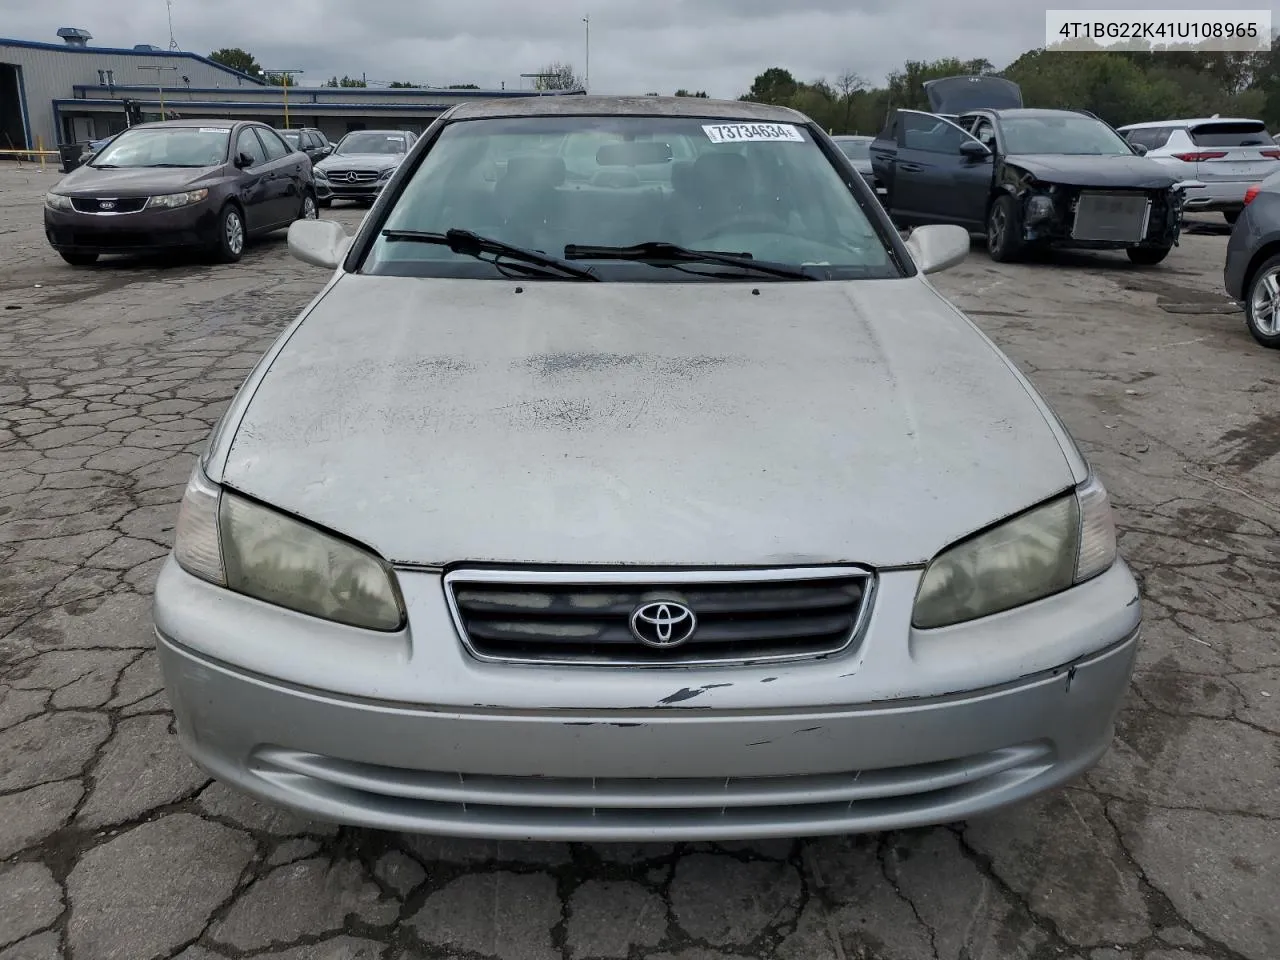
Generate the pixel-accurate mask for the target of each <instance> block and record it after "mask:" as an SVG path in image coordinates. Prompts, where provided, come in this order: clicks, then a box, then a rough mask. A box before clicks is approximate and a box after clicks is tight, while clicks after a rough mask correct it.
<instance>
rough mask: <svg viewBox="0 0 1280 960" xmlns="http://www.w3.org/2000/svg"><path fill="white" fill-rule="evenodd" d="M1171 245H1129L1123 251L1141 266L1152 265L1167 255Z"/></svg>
mask: <svg viewBox="0 0 1280 960" xmlns="http://www.w3.org/2000/svg"><path fill="white" fill-rule="evenodd" d="M1172 249H1173V247H1129V248H1128V249H1127V250H1125V253H1127V254H1128V255H1129V259H1130V260H1132V261H1133V262H1134V263H1136V264H1138V265H1139V266H1142V267H1154V266H1155V265H1156V264H1157V263H1159V262H1160V261H1161V260H1163V259H1164V258H1165V257H1167V256H1168V255H1169V251H1170V250H1172Z"/></svg>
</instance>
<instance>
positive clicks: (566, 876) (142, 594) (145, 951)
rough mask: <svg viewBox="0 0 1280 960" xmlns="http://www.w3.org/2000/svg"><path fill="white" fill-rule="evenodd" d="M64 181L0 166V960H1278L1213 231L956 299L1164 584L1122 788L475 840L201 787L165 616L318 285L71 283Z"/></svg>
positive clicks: (1278, 491) (267, 281)
mask: <svg viewBox="0 0 1280 960" xmlns="http://www.w3.org/2000/svg"><path fill="white" fill-rule="evenodd" d="M56 179H57V178H56V176H55V175H54V174H52V173H46V174H41V173H39V172H37V171H34V170H33V169H32V168H31V167H27V169H26V170H16V169H14V168H13V167H8V166H6V167H4V168H3V169H0V237H2V240H0V242H2V243H3V249H4V257H3V259H2V261H0V960H53V958H67V960H72V958H74V960H153V958H166V960H169V958H181V960H217V958H237V957H249V956H253V957H269V958H274V960H374V958H377V960H418V958H424V960H425V958H444V957H449V958H462V960H482V958H483V960H491V958H498V960H558V958H566V960H593V958H630V960H637V958H654V960H658V958H661V960H724V958H754V957H766V958H778V960H854V958H861V960H932V958H937V960H1022V958H1025V960H1240V958H1248V960H1276V958H1277V957H1280V748H1278V746H1277V744H1278V742H1280V740H1278V735H1280V639H1278V637H1277V630H1276V617H1277V614H1278V613H1280V593H1278V591H1277V585H1280V551H1278V550H1277V543H1278V542H1280V541H1278V539H1277V536H1278V532H1280V412H1278V411H1280V355H1277V354H1276V353H1274V352H1268V351H1265V350H1263V349H1261V348H1260V347H1258V346H1256V345H1255V344H1254V342H1253V341H1252V340H1251V339H1250V338H1249V337H1248V334H1247V332H1246V330H1245V327H1244V323H1243V321H1242V318H1241V317H1240V315H1239V313H1238V312H1236V311H1235V308H1234V306H1233V305H1232V304H1230V303H1228V302H1227V301H1226V300H1225V298H1224V297H1223V295H1222V294H1221V293H1220V292H1219V290H1220V286H1221V266H1222V258H1223V253H1224V248H1225V243H1226V241H1225V237H1224V236H1223V231H1221V230H1214V229H1213V227H1212V222H1211V221H1207V222H1206V223H1207V225H1206V227H1205V228H1204V229H1203V230H1200V231H1197V232H1196V233H1195V235H1189V236H1187V237H1186V238H1185V240H1184V244H1183V246H1182V247H1181V248H1180V249H1179V250H1177V251H1175V253H1174V255H1173V256H1172V257H1171V258H1170V259H1169V260H1168V261H1166V263H1165V264H1164V265H1162V266H1161V267H1159V268H1157V269H1154V270H1151V269H1139V268H1133V267H1131V266H1130V265H1129V264H1128V262H1127V261H1126V260H1124V259H1123V258H1121V257H1116V256H1112V255H1103V256H1071V257H1062V258H1059V259H1058V260H1057V261H1056V262H1055V263H1053V264H1031V265H1022V266H1002V265H997V264H994V263H992V262H991V261H990V260H989V259H988V258H987V257H986V255H985V254H984V253H983V252H982V251H981V249H976V250H975V251H974V253H973V255H972V256H971V258H970V259H969V260H968V261H967V262H966V263H964V264H962V265H961V266H960V267H958V268H956V269H955V270H953V271H951V272H948V273H945V274H943V275H941V276H939V278H938V285H939V286H940V287H941V288H942V289H943V290H944V291H945V292H946V293H947V294H949V295H950V296H951V297H953V298H954V299H955V301H956V302H957V303H958V304H959V305H960V306H961V307H962V308H964V309H966V310H968V311H969V312H970V314H971V316H973V318H974V319H975V321H976V322H978V323H979V324H980V325H981V326H982V327H983V328H984V329H985V330H986V331H987V332H988V333H989V334H990V335H991V336H992V337H993V338H994V339H995V340H996V342H997V343H998V344H999V345H1000V346H1001V347H1002V348H1004V349H1005V350H1006V351H1007V352H1008V353H1009V354H1010V355H1011V356H1012V357H1013V359H1014V360H1015V361H1016V362H1017V363H1018V364H1019V365H1020V366H1021V367H1022V368H1023V369H1024V370H1026V371H1027V372H1028V373H1029V374H1030V376H1031V377H1032V379H1033V380H1034V382H1035V383H1036V384H1037V386H1038V387H1039V388H1040V389H1041V390H1043V391H1044V392H1045V394H1046V395H1047V396H1048V398H1049V399H1050V401H1051V402H1052V403H1053V404H1054V405H1055V407H1056V408H1057V410H1058V411H1059V412H1060V413H1061V415H1062V416H1063V418H1064V419H1065V420H1066V422H1067V424H1068V426H1069V427H1070V428H1071V430H1072V431H1073V432H1074V434H1075V435H1076V437H1077V438H1078V439H1079V440H1080V442H1081V444H1082V446H1084V447H1085V449H1086V452H1087V453H1088V454H1089V456H1090V457H1091V459H1092V461H1093V463H1094V464H1095V466H1096V467H1097V468H1098V470H1099V471H1100V472H1101V474H1102V476H1103V478H1104V480H1105V482H1106V483H1107V485H1108V487H1109V488H1110V490H1111V493H1112V497H1113V499H1114V501H1115V504H1116V507H1117V511H1118V519H1119V523H1120V526H1121V529H1122V548H1123V550H1124V552H1125V554H1126V555H1127V557H1128V558H1129V560H1130V561H1131V563H1132V564H1133V565H1134V567H1135V569H1136V570H1137V571H1138V573H1139V574H1140V576H1141V578H1142V580H1143V584H1144V595H1145V601H1146V629H1145V638H1144V641H1143V646H1142V651H1141V654H1140V664H1139V668H1138V671H1137V674H1136V677H1135V680H1134V684H1133V689H1132V691H1131V693H1130V696H1129V698H1128V701H1127V703H1126V705H1125V707H1124V710H1123V713H1122V716H1121V718H1120V722H1119V728H1118V731H1117V735H1116V740H1115V745H1114V748H1113V750H1112V751H1111V753H1110V754H1109V755H1108V756H1107V757H1106V759H1105V760H1104V761H1103V762H1102V764H1101V765H1100V766H1099V767H1098V768H1097V769H1096V770H1094V771H1093V772H1092V773H1090V774H1089V775H1088V776H1087V777H1085V778H1084V779H1083V780H1081V781H1079V782H1078V783H1076V784H1075V785H1073V786H1072V787H1070V788H1068V789H1064V790H1061V791H1059V792H1056V793H1053V794H1051V795H1048V796H1046V797H1044V798H1042V799H1040V800H1038V801H1036V802H1032V803H1027V804H1025V805H1023V806H1019V807H1016V808H1013V809H1009V810H1007V811H1004V812H1002V813H1000V814H998V815H996V816H992V817H989V818H986V819H983V820H975V821H970V822H967V823H964V824H957V825H953V826H950V827H945V828H937V829H930V830H918V831H911V832H904V833H892V834H886V835H879V836H863V837H850V838H838V839H825V840H815V841H805V842H798V841H797V842H775V841H770V842H759V843H742V844H682V845H654V846H608V845H603V846H602V845H566V844H532V843H530V844H523V843H479V842H469V841H466V842H464V841H455V840H442V839H438V838H431V837H415V836H405V835H395V834H386V833H377V832H372V831H366V830H355V829H348V828H337V827H333V826H329V825H325V824H320V823H313V822H306V821H304V820H301V819H299V818H298V817H297V816H294V815H292V814H290V813H287V812H284V811H282V810H278V809H273V808H269V807H266V806H264V805H261V804H258V803H256V802H254V801H252V800H250V799H247V798H245V797H243V796H241V795H238V794H236V793H233V792H232V791H231V790H229V789H227V788H226V787H223V786H221V785H220V784H217V783H211V782H210V781H209V780H208V779H207V778H206V777H205V776H204V775H203V774H201V773H200V772H199V771H197V770H196V769H195V768H194V767H193V766H192V765H191V764H190V763H188V762H187V761H186V759H185V758H184V757H183V755H182V753H181V752H180V750H179V748H178V745H177V740H176V737H175V736H174V731H173V727H172V724H171V717H170V714H169V712H168V709H167V707H166V702H165V697H164V693H163V691H162V690H161V684H160V678H159V675H158V671H157V665H156V658H155V654H154V652H153V649H152V639H151V633H150V625H149V602H150V601H149V596H150V592H151V588H152V583H153V581H154V578H155V576H156V573H157V570H158V566H159V564H160V562H161V558H162V557H163V556H164V554H165V553H166V552H167V550H168V548H169V545H170V539H171V536H172V532H173V524H174V520H175V517H176V512H177V504H178V499H179V496H180V493H181V490H182V486H183V483H184V482H185V480H186V478H187V475H188V473H189V471H190V468H191V466H192V463H193V457H194V455H195V453H196V451H197V450H198V448H199V447H200V445H201V444H202V442H203V441H204V439H205V437H206V434H207V433H208V431H209V430H210V428H211V427H212V425H213V423H214V421H215V420H216V419H217V417H218V416H219V414H220V413H221V411H222V409H223V408H224V406H225V404H226V402H227V400H228V399H229V398H230V396H231V394H232V393H233V392H234V390H235V389H236V387H237V386H238V385H239V383H240V381H241V379H242V378H243V377H244V376H245V374H246V373H247V372H248V371H249V369H250V367H251V366H252V365H253V363H254V362H255V361H256V360H257V358H258V356H259V355H260V354H261V352H262V351H263V350H264V349H265V348H266V347H267V346H268V345H269V344H270V343H271V341H272V339H273V338H274V337H275V335H276V333H277V332H278V331H279V330H280V329H281V328H282V326H283V325H284V324H285V323H287V322H288V321H289V320H290V319H292V317H293V316H294V315H295V314H296V313H297V311H298V310H299V309H300V308H301V307H302V306H303V305H304V304H305V303H306V302H307V301H308V300H309V299H310V297H311V296H312V295H313V293H314V292H315V291H316V290H318V289H319V287H320V286H321V285H322V283H323V282H324V280H325V279H326V277H325V274H324V272H323V271H318V270H315V269H312V268H308V267H305V266H303V265H302V264H299V263H297V262H295V261H293V260H291V259H289V258H288V256H287V254H286V251H285V246H284V241H283V239H282V238H280V237H277V238H274V239H272V240H269V241H267V242H265V243H260V244H258V245H257V246H254V247H252V248H251V249H250V250H249V252H248V254H247V255H246V257H245V259H244V261H243V263H241V264H240V265H237V266H232V267H209V266H204V265H200V264H193V263H190V262H188V263H182V262H178V263H155V262H149V263H118V264H109V265H105V266H100V267H97V268H94V269H89V270H75V269H72V268H70V267H67V266H65V265H64V264H63V263H62V261H61V260H60V259H59V258H58V257H57V256H56V255H54V254H53V253H52V251H51V250H49V249H48V247H47V246H46V244H45V242H44V238H43V233H42V229H41V202H42V197H43V195H44V193H45V191H46V190H47V189H48V187H49V186H50V185H51V184H52V183H53V182H55V180H56ZM329 215H330V216H333V217H335V218H337V219H340V220H343V221H345V222H347V223H348V224H349V225H354V224H355V222H356V221H357V220H358V218H359V215H360V211H358V210H355V209H343V208H337V209H335V210H333V211H332V212H331V213H330V214H329Z"/></svg>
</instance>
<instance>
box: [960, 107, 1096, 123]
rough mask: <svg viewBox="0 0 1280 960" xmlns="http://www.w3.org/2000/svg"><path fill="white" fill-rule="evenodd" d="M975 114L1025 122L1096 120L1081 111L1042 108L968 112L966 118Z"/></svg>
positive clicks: (1012, 108) (1011, 108)
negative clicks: (1062, 119) (1051, 118)
mask: <svg viewBox="0 0 1280 960" xmlns="http://www.w3.org/2000/svg"><path fill="white" fill-rule="evenodd" d="M975 113H990V114H994V115H995V116H997V117H1001V118H1004V117H1008V118H1010V119H1018V118H1024V119H1027V120H1035V119H1037V118H1046V119H1047V118H1049V117H1088V118H1089V119H1090V120H1096V119H1097V117H1095V116H1093V115H1092V114H1089V113H1085V112H1083V111H1081V110H1050V109H1048V108H1043V107H1017V108H1014V107H1010V108H1009V109H1007V110H970V111H969V113H968V114H966V116H972V115H973V114H975Z"/></svg>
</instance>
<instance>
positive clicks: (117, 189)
mask: <svg viewBox="0 0 1280 960" xmlns="http://www.w3.org/2000/svg"><path fill="white" fill-rule="evenodd" d="M221 169H222V168H221V167H132V168H130V167H122V168H121V169H119V170H102V169H99V168H97V167H77V168H76V169H75V170H73V171H71V172H70V173H69V174H67V175H66V176H65V177H63V178H62V179H61V180H60V181H58V185H57V186H56V187H54V190H55V191H56V192H58V193H65V194H70V195H71V196H79V197H97V196H102V195H104V194H105V195H108V196H113V197H146V196H154V195H156V194H161V193H181V192H182V191H184V190H188V189H190V188H192V187H194V186H197V185H202V184H203V183H204V181H206V180H208V179H209V178H210V177H212V176H215V175H216V174H218V172H219V171H220V170H221Z"/></svg>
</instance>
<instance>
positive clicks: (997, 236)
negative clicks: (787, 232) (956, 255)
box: [871, 77, 1182, 265]
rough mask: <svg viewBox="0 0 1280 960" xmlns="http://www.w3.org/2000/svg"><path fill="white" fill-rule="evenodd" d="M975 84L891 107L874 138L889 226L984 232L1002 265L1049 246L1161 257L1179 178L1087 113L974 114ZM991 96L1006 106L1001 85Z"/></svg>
mask: <svg viewBox="0 0 1280 960" xmlns="http://www.w3.org/2000/svg"><path fill="white" fill-rule="evenodd" d="M953 79H954V78H953ZM978 79H980V80H986V81H992V80H996V79H998V78H991V77H984V78H978ZM1003 83H1007V81H1003ZM983 86H984V85H982V84H977V85H968V86H965V87H962V88H960V91H961V92H962V93H964V94H965V95H964V96H955V97H952V98H948V97H946V96H943V95H942V93H943V92H945V91H940V90H939V88H938V87H937V86H934V87H933V88H931V93H932V95H931V102H932V103H933V104H935V105H936V106H937V107H939V108H941V109H940V110H939V111H938V112H936V113H929V112H925V111H920V110H898V111H897V112H896V113H895V114H894V116H893V117H892V118H891V119H890V122H889V124H888V126H887V127H886V128H885V129H884V130H883V131H882V132H881V133H880V135H879V136H878V137H877V138H876V140H875V142H874V143H872V145H871V162H872V167H873V169H874V170H875V175H876V178H877V179H878V180H879V181H880V183H881V184H883V185H884V187H885V190H886V197H885V205H886V208H887V209H888V210H889V213H890V215H891V216H892V217H893V218H894V220H895V222H897V223H898V224H899V225H902V226H914V225H920V224H926V223H953V224H956V225H958V226H962V227H965V228H966V229H968V230H971V231H974V232H982V233H984V234H985V235H986V237H987V246H988V250H989V252H990V254H991V256H992V258H993V259H995V260H1001V261H1007V260H1016V259H1019V258H1020V257H1022V256H1023V255H1024V254H1026V253H1028V252H1030V251H1031V250H1033V249H1036V248H1047V247H1071V248H1076V249H1090V250H1108V249H1110V250H1124V251H1125V252H1126V253H1127V254H1128V256H1129V259H1130V260H1132V261H1133V262H1134V263H1138V264H1145V265H1151V264H1156V263H1159V262H1160V261H1162V260H1163V259H1164V258H1165V257H1166V256H1168V254H1169V251H1170V250H1171V249H1172V248H1173V246H1174V245H1175V244H1176V243H1177V242H1178V235H1179V232H1180V229H1181V223H1182V183H1181V178H1179V177H1177V176H1175V175H1174V174H1172V173H1171V172H1169V171H1167V170H1166V169H1165V168H1163V167H1161V166H1160V165H1159V164H1158V163H1156V162H1155V161H1154V160H1148V159H1146V158H1145V157H1143V156H1141V151H1140V149H1138V148H1135V147H1133V146H1131V145H1130V144H1129V143H1128V142H1127V141H1126V140H1125V139H1124V138H1123V137H1121V136H1120V135H1119V134H1118V133H1116V131H1115V130H1114V129H1112V128H1111V127H1110V126H1108V125H1107V124H1106V123H1104V122H1103V121H1102V120H1099V119H1098V118H1097V117H1095V116H1093V115H1092V114H1088V113H1083V112H1079V111H1073V110H1037V109H1028V108H1026V107H1009V108H990V107H982V108H976V107H974V106H972V104H973V103H975V102H976V101H977V100H978V99H979V94H980V93H981V90H982V88H983ZM989 89H990V91H991V92H992V93H993V97H992V99H995V100H996V102H1007V100H1008V97H1009V93H1010V91H1009V90H1008V89H1007V87H1004V86H991V87H989ZM1001 97H1003V98H1004V99H1003V100H1001V99H1000V98H1001ZM950 117H954V120H953V119H950Z"/></svg>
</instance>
